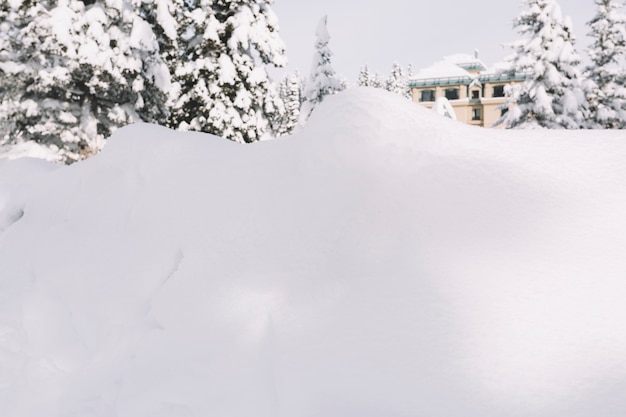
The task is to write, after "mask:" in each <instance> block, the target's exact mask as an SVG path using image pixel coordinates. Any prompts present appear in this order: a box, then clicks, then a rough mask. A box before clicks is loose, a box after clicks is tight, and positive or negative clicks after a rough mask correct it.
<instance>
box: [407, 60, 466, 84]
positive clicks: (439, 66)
mask: <svg viewBox="0 0 626 417" xmlns="http://www.w3.org/2000/svg"><path fill="white" fill-rule="evenodd" d="M451 77H470V78H471V77H472V74H470V73H469V72H467V70H465V69H463V68H461V67H459V66H458V65H456V64H455V63H453V62H450V61H446V60H443V61H439V62H436V63H434V64H433V65H431V66H430V67H427V68H423V69H421V70H419V71H418V72H417V73H416V74H415V75H414V76H413V77H412V78H411V79H413V80H425V79H430V78H451Z"/></svg>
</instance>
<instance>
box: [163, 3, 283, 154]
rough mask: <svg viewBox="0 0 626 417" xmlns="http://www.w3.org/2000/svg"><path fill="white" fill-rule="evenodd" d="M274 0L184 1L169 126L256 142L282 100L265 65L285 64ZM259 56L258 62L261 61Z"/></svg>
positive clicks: (277, 65) (268, 127)
mask: <svg viewBox="0 0 626 417" xmlns="http://www.w3.org/2000/svg"><path fill="white" fill-rule="evenodd" d="M272 3H273V1H272V0H246V1H244V0H186V1H185V2H184V7H182V8H181V11H180V14H179V15H178V17H177V19H178V20H179V24H180V26H179V27H180V28H181V29H180V30H179V55H178V59H179V60H180V64H179V65H177V66H175V72H174V81H175V93H174V97H175V98H174V100H173V107H172V115H171V117H170V120H169V123H168V124H169V126H170V127H173V128H176V129H182V130H199V131H203V132H209V133H213V134H215V135H219V136H223V137H225V138H228V139H231V140H234V141H237V142H253V141H256V140H259V139H261V138H262V137H263V136H266V135H267V134H268V133H269V132H271V131H272V130H273V127H272V126H271V125H270V122H271V121H272V120H276V119H277V117H276V115H277V114H279V112H280V108H281V102H280V99H279V97H278V94H277V92H276V89H275V86H274V85H273V84H272V83H271V82H270V80H269V77H268V75H267V72H266V71H265V67H264V65H269V64H271V65H274V66H276V67H281V66H283V65H284V64H285V63H286V58H285V55H284V45H283V42H282V40H281V39H280V37H279V35H278V21H277V19H276V16H275V15H274V13H273V11H272V10H271V8H270V5H271V4H272ZM259 61H260V62H259Z"/></svg>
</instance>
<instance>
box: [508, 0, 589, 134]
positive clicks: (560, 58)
mask: <svg viewBox="0 0 626 417" xmlns="http://www.w3.org/2000/svg"><path fill="white" fill-rule="evenodd" d="M525 3H526V4H527V5H528V10H525V11H523V12H522V13H521V14H520V15H519V16H518V17H517V18H516V19H515V22H514V26H515V27H516V28H517V30H518V32H519V33H520V34H521V35H523V36H527V37H526V38H524V39H522V40H520V41H518V42H516V43H514V44H512V46H513V48H514V54H513V55H512V56H511V57H509V59H508V60H509V63H510V70H509V72H510V73H515V74H524V75H525V76H526V81H524V82H523V83H521V84H517V85H514V86H512V87H511V88H510V89H508V106H509V107H510V111H509V112H508V113H506V114H505V116H504V117H503V118H502V119H501V120H500V121H499V123H504V124H505V125H506V126H507V127H511V128H533V127H544V128H567V129H578V128H581V127H582V126H583V125H584V119H585V109H584V107H583V106H584V104H583V103H584V94H583V93H582V89H581V79H580V78H581V77H580V73H579V70H578V69H577V66H578V65H579V63H580V58H579V56H578V54H577V53H576V50H575V48H574V37H573V35H572V25H571V22H570V19H569V18H565V19H563V17H562V15H561V8H560V6H559V4H558V3H557V2H556V0H525Z"/></svg>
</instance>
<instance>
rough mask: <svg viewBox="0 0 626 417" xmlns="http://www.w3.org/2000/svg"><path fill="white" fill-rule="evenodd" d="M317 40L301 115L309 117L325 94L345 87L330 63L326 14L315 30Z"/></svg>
mask: <svg viewBox="0 0 626 417" xmlns="http://www.w3.org/2000/svg"><path fill="white" fill-rule="evenodd" d="M315 35H316V37H317V40H316V42H315V54H314V55H313V65H312V66H311V75H310V77H309V80H308V82H307V86H306V91H305V99H306V102H305V103H304V111H303V112H302V114H303V116H304V117H305V120H306V118H308V117H309V115H310V114H311V112H312V111H313V109H314V108H315V106H316V105H317V104H318V103H320V102H321V101H322V100H323V99H324V97H325V96H327V95H330V94H336V93H338V92H339V91H342V90H344V89H345V83H343V82H342V81H341V80H340V79H339V78H337V75H336V73H335V70H334V69H333V67H332V65H331V57H332V55H333V54H332V52H331V50H330V48H329V47H328V42H329V41H330V35H329V34H328V28H327V16H324V17H323V18H322V19H321V20H320V21H319V23H318V25H317V30H316V32H315Z"/></svg>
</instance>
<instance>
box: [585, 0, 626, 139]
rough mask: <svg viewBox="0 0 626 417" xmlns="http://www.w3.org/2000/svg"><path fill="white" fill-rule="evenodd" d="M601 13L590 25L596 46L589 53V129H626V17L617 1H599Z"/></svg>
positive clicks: (587, 90)
mask: <svg viewBox="0 0 626 417" xmlns="http://www.w3.org/2000/svg"><path fill="white" fill-rule="evenodd" d="M595 4H596V6H597V13H596V15H595V17H594V18H593V19H592V20H591V21H589V22H588V26H589V27H590V28H591V32H590V33H589V35H590V36H591V37H592V38H593V43H592V44H591V45H590V47H589V49H588V53H589V57H590V58H591V65H590V66H589V67H588V68H587V71H586V75H587V82H586V84H585V90H586V92H587V100H588V101H589V111H590V112H589V113H590V115H589V118H590V120H589V127H591V128H607V129H616V128H620V129H623V128H626V15H625V14H624V13H623V12H622V11H621V10H620V9H621V8H622V5H620V4H619V3H617V2H616V1H615V0H595Z"/></svg>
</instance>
